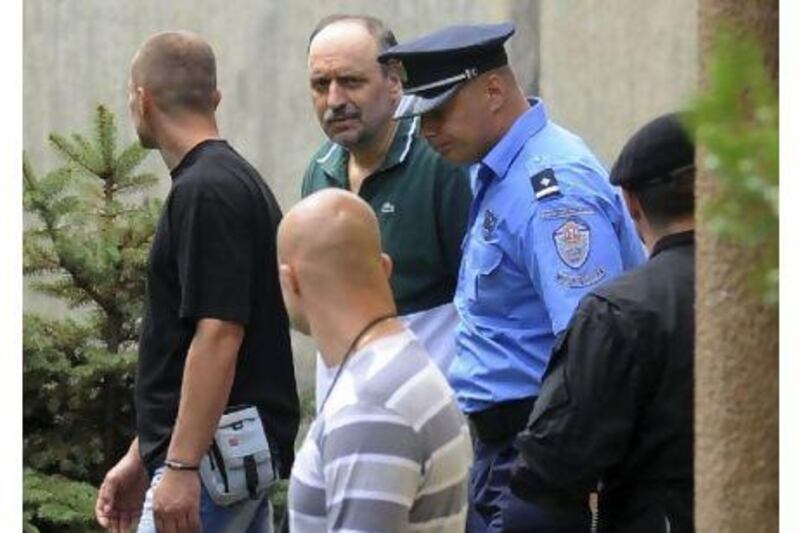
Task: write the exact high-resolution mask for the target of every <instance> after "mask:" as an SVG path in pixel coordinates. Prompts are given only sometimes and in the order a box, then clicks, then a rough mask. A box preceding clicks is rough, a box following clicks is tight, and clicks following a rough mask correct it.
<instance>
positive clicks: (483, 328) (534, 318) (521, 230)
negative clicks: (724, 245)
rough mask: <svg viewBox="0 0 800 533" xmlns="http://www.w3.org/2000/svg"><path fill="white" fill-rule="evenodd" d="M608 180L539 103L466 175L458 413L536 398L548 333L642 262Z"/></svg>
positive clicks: (455, 371) (455, 379)
mask: <svg viewBox="0 0 800 533" xmlns="http://www.w3.org/2000/svg"><path fill="white" fill-rule="evenodd" d="M607 176H608V175H607V173H606V171H605V169H604V168H603V166H602V165H601V163H600V162H599V161H598V160H597V158H596V157H595V156H594V155H593V154H592V153H591V151H590V150H589V148H588V147H587V146H586V145H585V144H584V143H583V141H582V140H581V139H580V138H578V137H577V136H575V135H574V134H572V133H570V132H568V131H567V130H565V129H563V128H561V127H560V126H558V125H556V124H554V123H553V122H550V120H549V119H548V117H547V111H546V109H545V106H544V103H543V102H542V101H541V100H539V99H533V100H531V108H530V109H529V110H528V111H527V112H526V113H525V114H523V115H522V116H520V117H519V118H518V119H517V120H516V122H515V123H514V125H513V126H512V127H511V129H510V130H509V131H508V132H507V133H506V134H505V136H504V137H503V138H502V139H501V140H500V142H498V143H497V144H496V145H495V146H494V148H492V150H491V151H490V152H489V153H488V154H487V155H486V156H485V157H484V158H483V160H482V161H480V162H479V163H476V164H475V165H473V166H472V167H471V168H470V177H471V180H472V186H473V195H474V201H473V205H472V210H471V214H470V219H469V222H468V224H469V226H468V230H467V234H466V235H465V237H464V243H463V249H464V251H463V260H462V263H461V270H460V273H459V280H458V288H457V289H456V296H455V304H456V308H457V309H458V312H459V314H460V316H461V323H460V325H459V326H458V329H457V330H456V346H457V352H456V357H455V359H454V360H453V363H452V365H451V366H450V372H449V378H450V382H451V384H452V386H453V388H454V389H455V390H456V394H457V396H458V400H459V403H460V405H461V408H462V409H463V410H464V411H465V412H467V413H471V412H476V411H481V410H483V409H486V408H488V407H491V406H492V405H493V404H496V403H499V402H504V401H508V400H514V399H519V398H525V397H529V396H536V395H538V393H539V387H540V385H541V378H542V374H543V373H544V370H545V367H546V366H547V362H548V360H549V358H550V350H551V348H552V347H553V343H554V341H555V338H556V335H557V334H558V333H559V332H561V331H562V330H563V329H564V328H565V327H566V325H567V322H568V321H569V319H570V317H571V316H572V312H573V310H574V309H575V307H576V306H577V304H578V301H579V300H580V299H581V297H582V296H583V295H584V294H585V293H586V292H588V291H589V290H590V289H591V288H593V287H595V286H596V285H597V284H599V283H602V282H605V281H608V280H610V279H612V278H614V277H616V276H617V275H619V274H620V273H621V272H623V271H624V270H627V269H629V268H631V267H634V266H637V265H639V264H641V263H643V262H644V261H645V253H644V248H643V247H642V244H641V241H640V240H639V238H638V236H637V234H636V230H635V228H634V226H633V222H632V221H631V219H630V216H629V215H628V212H627V209H626V208H625V206H624V203H623V201H622V198H621V197H620V196H619V195H618V194H617V193H616V192H615V191H614V189H612V187H611V185H610V184H609V183H608V177H607Z"/></svg>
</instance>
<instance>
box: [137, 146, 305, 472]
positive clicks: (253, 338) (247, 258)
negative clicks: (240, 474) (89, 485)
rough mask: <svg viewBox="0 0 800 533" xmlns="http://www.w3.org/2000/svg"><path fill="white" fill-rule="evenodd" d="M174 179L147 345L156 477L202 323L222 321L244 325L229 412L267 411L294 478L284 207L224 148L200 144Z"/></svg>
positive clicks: (144, 367)
mask: <svg viewBox="0 0 800 533" xmlns="http://www.w3.org/2000/svg"><path fill="white" fill-rule="evenodd" d="M171 174H172V188H171V190H170V193H169V196H168V197H167V200H166V203H165V205H164V209H163V211H162V213H161V217H160V219H159V222H158V228H157V229H156V234H155V237H154V239H153V245H152V248H151V250H150V258H149V262H148V272H147V303H146V309H145V315H144V322H143V324H142V331H141V337H140V343H139V363H138V371H137V377H136V390H135V401H136V413H137V432H138V436H139V448H140V450H141V454H142V458H143V460H144V462H145V465H146V467H147V469H148V470H149V471H150V472H152V471H153V470H154V469H155V468H156V467H157V466H159V464H160V463H161V462H163V460H164V459H165V455H166V451H167V448H168V446H169V441H170V437H171V434H172V428H173V426H174V424H175V419H176V416H177V412H178V402H179V400H180V389H181V382H182V378H183V367H184V363H185V361H186V354H187V352H188V350H189V345H190V343H191V341H192V338H193V336H194V333H195V327H196V323H197V321H198V320H200V319H202V318H216V319H220V320H226V321H230V322H237V323H239V324H242V325H244V327H245V335H244V339H243V341H242V346H241V348H240V350H239V356H238V360H237V364H236V377H235V378H234V382H233V387H232V389H231V393H230V398H229V400H228V405H229V406H233V405H241V404H250V405H255V406H257V407H258V409H259V412H260V414H261V419H262V421H263V423H264V429H265V430H266V432H267V437H268V438H269V441H270V448H271V449H272V452H273V455H277V458H278V464H279V466H280V470H281V474H282V475H283V476H286V475H288V473H289V470H290V469H291V464H292V461H293V458H294V451H293V447H294V439H295V436H296V435H297V427H298V423H299V404H298V400H297V389H296V386H295V378H294V367H293V365H292V351H291V343H290V339H289V321H288V318H287V315H286V310H285V308H284V304H283V299H282V297H281V292H280V286H279V284H278V271H277V261H276V248H275V237H276V232H277V227H278V223H279V222H280V219H281V211H280V207H279V206H278V203H277V202H276V201H275V198H274V197H273V195H272V193H271V192H270V191H269V189H268V188H267V187H266V184H264V182H263V181H262V180H261V176H260V175H259V174H258V172H257V171H256V170H255V169H254V168H253V167H252V166H250V164H248V163H247V161H245V160H244V158H242V157H241V156H240V155H239V154H237V153H236V152H235V151H234V150H233V148H231V147H230V145H228V143H227V142H225V141H223V140H208V141H204V142H202V143H200V144H198V145H197V146H195V147H194V148H193V149H192V150H191V151H190V152H189V153H188V154H186V156H185V157H184V158H183V160H182V161H181V162H180V164H179V165H178V166H176V167H175V168H174V169H173V171H172V173H171ZM259 184H261V185H262V186H263V187H262V186H260V185H259Z"/></svg>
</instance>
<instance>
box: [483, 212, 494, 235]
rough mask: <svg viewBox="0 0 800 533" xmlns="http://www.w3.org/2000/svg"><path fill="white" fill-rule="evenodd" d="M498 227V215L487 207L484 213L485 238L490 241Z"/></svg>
mask: <svg viewBox="0 0 800 533" xmlns="http://www.w3.org/2000/svg"><path fill="white" fill-rule="evenodd" d="M496 227H497V216H496V215H495V214H494V213H492V210H491V209H487V210H486V211H484V213H483V240H485V241H488V240H489V239H490V238H491V237H492V234H493V233H494V228H496Z"/></svg>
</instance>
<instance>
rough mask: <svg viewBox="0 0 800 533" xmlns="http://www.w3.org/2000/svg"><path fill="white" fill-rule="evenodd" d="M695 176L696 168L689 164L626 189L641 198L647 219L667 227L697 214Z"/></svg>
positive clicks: (655, 224) (653, 223)
mask: <svg viewBox="0 0 800 533" xmlns="http://www.w3.org/2000/svg"><path fill="white" fill-rule="evenodd" d="M694 176H695V167H694V165H690V166H687V167H685V168H682V169H679V170H677V171H674V172H672V173H671V175H670V176H668V177H667V176H665V178H664V179H660V180H653V181H647V182H644V183H641V184H638V185H635V186H633V187H630V186H627V187H626V186H625V185H623V188H624V189H626V190H627V191H628V192H630V193H631V194H633V195H634V196H636V198H637V199H638V200H639V203H640V204H641V205H642V211H644V214H645V216H646V217H647V220H648V222H650V223H651V224H652V225H654V226H665V225H667V224H669V223H671V222H674V221H676V220H678V219H681V218H685V217H687V216H692V215H693V214H694Z"/></svg>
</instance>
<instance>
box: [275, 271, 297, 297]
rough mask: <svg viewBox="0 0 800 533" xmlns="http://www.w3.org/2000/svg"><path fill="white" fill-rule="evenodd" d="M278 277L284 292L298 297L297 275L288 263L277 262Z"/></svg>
mask: <svg viewBox="0 0 800 533" xmlns="http://www.w3.org/2000/svg"><path fill="white" fill-rule="evenodd" d="M278 277H279V278H280V282H281V287H283V290H284V292H288V293H290V294H293V295H294V296H296V297H300V285H299V284H298V283H297V276H296V275H295V272H294V269H293V268H292V267H291V266H290V265H287V264H286V263H280V264H278Z"/></svg>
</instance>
